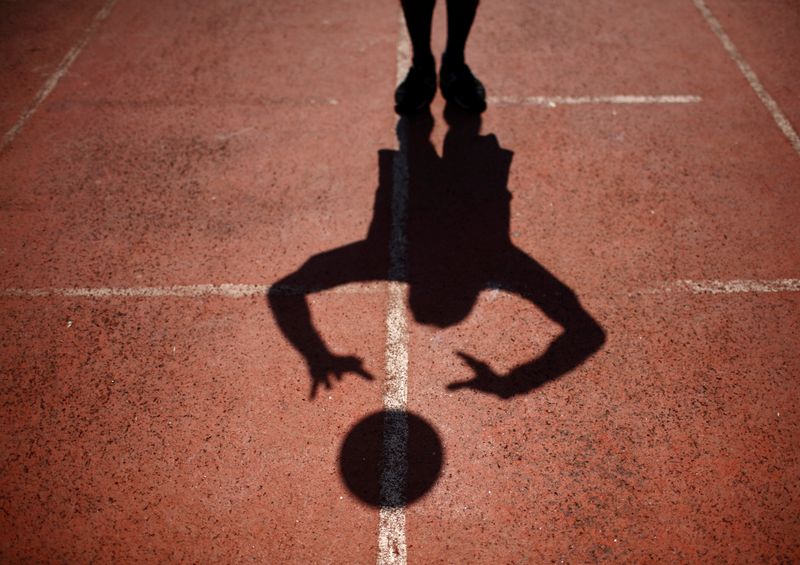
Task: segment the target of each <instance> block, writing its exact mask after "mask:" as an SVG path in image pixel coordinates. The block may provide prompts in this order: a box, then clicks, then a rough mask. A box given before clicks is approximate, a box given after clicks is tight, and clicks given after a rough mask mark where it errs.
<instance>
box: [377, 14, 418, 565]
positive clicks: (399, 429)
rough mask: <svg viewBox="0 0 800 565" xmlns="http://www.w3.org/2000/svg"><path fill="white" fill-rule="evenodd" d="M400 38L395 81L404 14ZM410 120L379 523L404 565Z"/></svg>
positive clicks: (401, 175)
mask: <svg viewBox="0 0 800 565" xmlns="http://www.w3.org/2000/svg"><path fill="white" fill-rule="evenodd" d="M399 28H400V29H399V33H398V36H397V58H396V62H397V74H396V83H397V84H400V82H401V81H402V80H403V78H405V74H406V72H407V71H408V68H409V67H410V66H411V42H410V40H409V37H408V33H407V32H406V25H405V20H404V19H403V15H402V12H401V14H400V19H399ZM406 139H407V138H406V131H405V122H404V121H403V120H400V122H398V125H397V140H398V151H397V152H396V153H395V156H394V162H393V170H392V227H391V236H390V239H389V282H388V287H389V288H388V300H387V307H386V361H385V363H386V380H385V381H384V385H383V409H384V421H383V441H382V446H381V461H382V464H381V478H380V498H381V508H380V512H379V522H378V556H377V561H376V562H377V564H378V565H405V564H406V562H407V560H408V554H407V545H406V511H405V491H406V480H407V474H408V473H407V472H408V455H407V453H408V451H407V446H408V416H407V414H406V412H405V410H406V403H407V400H408V319H407V316H406V305H405V294H406V293H405V287H406V284H405V283H403V282H400V281H404V280H406V279H407V274H408V253H407V241H406V219H407V214H408V147H407V144H406Z"/></svg>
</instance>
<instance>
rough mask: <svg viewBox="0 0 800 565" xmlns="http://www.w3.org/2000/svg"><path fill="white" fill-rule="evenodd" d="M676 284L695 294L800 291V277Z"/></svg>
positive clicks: (675, 284)
mask: <svg viewBox="0 0 800 565" xmlns="http://www.w3.org/2000/svg"><path fill="white" fill-rule="evenodd" d="M674 286H675V287H676V288H678V289H681V290H688V291H689V292H691V293H694V294H736V293H742V292H749V293H754V292H800V279H774V280H741V279H740V280H729V281H720V280H709V281H690V280H682V281H675V283H674Z"/></svg>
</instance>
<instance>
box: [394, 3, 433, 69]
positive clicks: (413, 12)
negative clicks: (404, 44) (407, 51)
mask: <svg viewBox="0 0 800 565" xmlns="http://www.w3.org/2000/svg"><path fill="white" fill-rule="evenodd" d="M400 4H401V5H402V6H403V15H404V16H405V18H406V27H408V35H409V36H410V37H411V47H412V48H413V50H414V59H413V65H414V66H415V67H417V68H418V69H419V70H430V69H433V68H434V67H435V66H436V64H435V62H434V59H433V52H432V51H431V22H432V21H433V7H434V5H435V4H436V0H401V2H400Z"/></svg>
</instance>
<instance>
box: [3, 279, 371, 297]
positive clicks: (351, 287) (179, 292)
mask: <svg viewBox="0 0 800 565" xmlns="http://www.w3.org/2000/svg"><path fill="white" fill-rule="evenodd" d="M385 284H386V283H383V282H374V283H351V284H346V285H342V286H337V287H334V288H331V289H326V290H321V289H315V288H300V287H295V286H287V285H280V286H271V285H266V284H195V285H175V286H139V287H128V288H126V287H94V288H91V287H82V288H81V287H75V288H29V289H26V288H5V289H2V290H0V296H17V297H28V298H35V297H39V296H67V297H74V298H113V297H122V298H159V297H179V298H181V297H184V298H202V297H206V296H223V297H226V298H245V297H248V296H259V295H264V294H267V293H270V294H288V295H298V294H310V293H313V292H323V293H324V292H330V293H333V294H357V293H370V292H377V291H379V290H382V289H383V288H384V286H385Z"/></svg>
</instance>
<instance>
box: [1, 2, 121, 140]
mask: <svg viewBox="0 0 800 565" xmlns="http://www.w3.org/2000/svg"><path fill="white" fill-rule="evenodd" d="M116 3H117V0H108V1H107V2H106V3H105V5H104V6H103V7H102V8H101V9H100V11H99V12H97V14H96V15H95V16H94V19H92V23H91V25H89V27H88V28H86V30H85V31H84V32H83V37H82V38H81V40H80V41H79V42H78V43H77V45H75V46H74V47H73V48H72V49H70V50H69V52H67V54H66V55H65V56H64V58H63V59H62V60H61V63H60V64H59V65H58V68H57V69H56V71H55V72H54V73H53V74H52V75H50V78H48V79H47V82H45V83H44V85H43V86H42V88H41V89H39V92H38V93H37V94H36V98H34V99H33V102H32V103H31V105H30V106H29V107H28V109H27V110H25V111H24V112H23V113H22V115H21V116H20V117H19V119H17V122H16V123H15V124H14V125H13V126H11V129H10V130H8V131H7V132H6V133H5V135H4V136H3V141H0V151H2V150H3V149H5V148H6V147H7V146H8V144H9V143H11V142H12V141H13V140H14V138H15V137H16V136H17V134H18V133H19V132H20V130H22V128H23V127H24V126H25V124H26V123H27V122H28V120H29V119H30V118H31V116H33V114H35V113H36V110H38V109H39V106H41V104H42V102H44V100H45V98H47V96H48V95H49V94H50V93H51V92H52V91H53V89H54V88H55V87H56V85H57V84H58V81H60V80H61V78H62V77H63V76H64V75H65V74H67V71H68V70H69V68H70V66H71V65H72V63H74V62H75V59H77V58H78V55H80V54H81V51H82V50H83V48H84V47H86V44H87V43H88V42H89V38H90V37H91V36H92V34H93V33H94V32H95V30H96V29H97V27H98V26H99V25H100V24H101V23H102V21H103V20H105V19H106V18H107V17H108V15H109V14H110V13H111V9H112V8H113V7H114V4H116Z"/></svg>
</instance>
